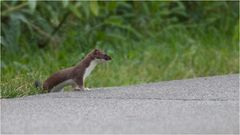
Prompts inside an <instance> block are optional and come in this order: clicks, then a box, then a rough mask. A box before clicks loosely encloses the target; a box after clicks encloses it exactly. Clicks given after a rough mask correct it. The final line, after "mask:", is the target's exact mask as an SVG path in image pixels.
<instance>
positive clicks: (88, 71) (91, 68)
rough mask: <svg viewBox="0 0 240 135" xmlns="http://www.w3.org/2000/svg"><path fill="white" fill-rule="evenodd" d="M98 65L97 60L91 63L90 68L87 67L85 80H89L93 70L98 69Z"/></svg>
mask: <svg viewBox="0 0 240 135" xmlns="http://www.w3.org/2000/svg"><path fill="white" fill-rule="evenodd" d="M97 64H98V61H97V60H96V59H93V60H91V61H90V64H89V66H88V67H86V69H85V72H84V75H83V80H85V78H87V77H88V76H89V75H90V73H91V72H92V71H93V69H94V68H95V67H96V65H97Z"/></svg>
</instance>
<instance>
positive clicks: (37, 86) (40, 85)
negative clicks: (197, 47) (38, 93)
mask: <svg viewBox="0 0 240 135" xmlns="http://www.w3.org/2000/svg"><path fill="white" fill-rule="evenodd" d="M34 86H35V87H36V88H42V83H41V82H40V81H39V80H36V81H35V82H34Z"/></svg>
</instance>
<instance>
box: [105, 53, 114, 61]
mask: <svg viewBox="0 0 240 135" xmlns="http://www.w3.org/2000/svg"><path fill="white" fill-rule="evenodd" d="M104 59H105V60H111V59H112V58H111V57H110V56H108V55H106V54H105V55H104Z"/></svg>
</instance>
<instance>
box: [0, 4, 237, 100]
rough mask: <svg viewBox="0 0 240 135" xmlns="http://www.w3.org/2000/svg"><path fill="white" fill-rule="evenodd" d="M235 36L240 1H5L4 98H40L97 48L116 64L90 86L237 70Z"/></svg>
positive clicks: (103, 69)
mask: <svg viewBox="0 0 240 135" xmlns="http://www.w3.org/2000/svg"><path fill="white" fill-rule="evenodd" d="M238 32H239V2H238V1H235V2H234V1H232V2H226V1H222V2H191V1H184V2H183V1H164V2H137V1H118V2H103V1H101V2H99V1H92V2H80V1H68V0H64V1H59V2H50V1H48V2H44V1H36V0H29V1H1V97H2V98H9V97H19V96H24V95H32V94H37V93H41V90H39V89H36V88H34V86H33V83H34V81H35V80H41V81H44V80H45V79H46V78H47V77H48V76H49V75H50V74H52V73H53V72H55V71H57V70H59V69H62V68H65V67H69V66H73V65H75V64H76V63H78V62H79V61H80V60H81V59H82V58H83V57H84V56H85V55H86V54H87V53H88V52H89V51H90V50H92V49H93V48H99V49H101V50H103V51H105V52H106V53H108V54H109V55H111V56H112V58H113V60H112V61H111V62H110V63H107V64H102V65H99V66H97V69H96V70H94V71H93V72H92V74H91V75H90V76H89V77H88V79H87V81H86V86H88V87H107V86H123V85H131V84H139V83H148V82H157V81H165V80H173V79H184V78H194V77H200V76H213V75H222V74H233V73H239V34H238Z"/></svg>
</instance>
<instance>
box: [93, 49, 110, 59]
mask: <svg viewBox="0 0 240 135" xmlns="http://www.w3.org/2000/svg"><path fill="white" fill-rule="evenodd" d="M91 54H92V56H93V58H94V59H96V60H98V61H102V62H104V61H110V60H111V59H112V58H111V57H110V56H108V55H107V54H105V53H104V52H102V51H100V50H98V49H94V50H93V51H92V52H91Z"/></svg>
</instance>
